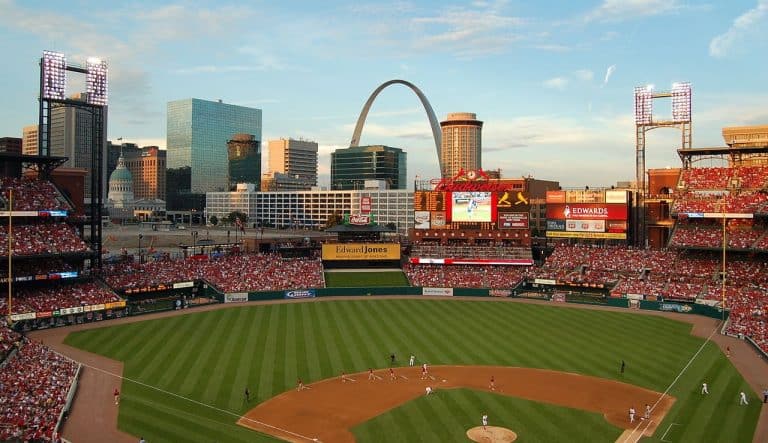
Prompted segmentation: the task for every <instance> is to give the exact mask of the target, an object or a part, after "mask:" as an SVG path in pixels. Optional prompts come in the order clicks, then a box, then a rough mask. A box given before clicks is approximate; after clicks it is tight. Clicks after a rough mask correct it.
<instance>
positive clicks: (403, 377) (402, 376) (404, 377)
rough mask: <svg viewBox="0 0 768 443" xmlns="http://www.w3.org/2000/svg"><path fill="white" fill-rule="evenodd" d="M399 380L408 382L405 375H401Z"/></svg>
mask: <svg viewBox="0 0 768 443" xmlns="http://www.w3.org/2000/svg"><path fill="white" fill-rule="evenodd" d="M400 378H402V379H404V380H408V377H406V376H405V375H401V376H400Z"/></svg>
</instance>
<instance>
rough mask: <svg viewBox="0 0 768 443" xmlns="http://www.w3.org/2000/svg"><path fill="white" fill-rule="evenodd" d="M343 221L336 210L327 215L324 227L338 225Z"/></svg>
mask: <svg viewBox="0 0 768 443" xmlns="http://www.w3.org/2000/svg"><path fill="white" fill-rule="evenodd" d="M343 221H344V218H343V217H342V216H341V212H339V211H336V212H334V213H333V214H331V215H329V216H328V221H327V222H325V229H328V228H332V227H334V226H336V225H340V224H341V223H342V222H343Z"/></svg>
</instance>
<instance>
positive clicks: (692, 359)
mask: <svg viewBox="0 0 768 443" xmlns="http://www.w3.org/2000/svg"><path fill="white" fill-rule="evenodd" d="M717 329H718V328H717V326H715V328H714V329H712V332H711V333H710V334H709V337H707V339H706V340H704V343H702V344H701V346H699V349H698V350H697V351H696V353H695V354H693V357H691V359H690V360H688V363H686V365H685V366H684V367H683V369H681V370H680V373H678V374H677V377H675V379H674V380H672V383H670V384H669V386H667V389H666V390H665V391H664V392H663V393H662V394H661V396H659V399H658V400H656V403H654V404H653V406H651V412H653V410H654V409H656V406H658V405H659V403H661V400H662V399H663V398H664V397H665V396H666V395H667V394H668V393H669V391H670V390H671V389H672V386H674V385H675V383H677V381H678V380H680V377H682V376H683V373H684V372H685V371H686V370H687V369H688V367H689V366H691V363H693V361H694V360H696V357H698V356H699V354H701V351H703V350H704V347H705V346H706V345H707V343H709V342H710V341H712V336H713V335H715V332H717ZM641 424H642V420H641V423H638V424H637V426H635V428H634V429H632V432H631V433H630V434H629V436H627V438H626V439H625V440H624V441H625V442H630V441H634V442H635V443H636V442H638V441H639V440H640V438H642V437H643V433H642V432H641V433H640V435H639V436H638V437H636V439H635V440H631V439H632V438H633V436H634V434H635V432H636V431H637V430H638V429H639V428H640V425H641ZM667 430H669V429H667ZM665 435H666V433H665Z"/></svg>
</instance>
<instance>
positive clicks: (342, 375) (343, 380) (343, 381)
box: [341, 371, 347, 383]
mask: <svg viewBox="0 0 768 443" xmlns="http://www.w3.org/2000/svg"><path fill="white" fill-rule="evenodd" d="M341 382H342V383H346V382H347V374H346V373H345V372H344V371H341Z"/></svg>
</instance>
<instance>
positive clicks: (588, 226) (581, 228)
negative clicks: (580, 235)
mask: <svg viewBox="0 0 768 443" xmlns="http://www.w3.org/2000/svg"><path fill="white" fill-rule="evenodd" d="M565 230H566V232H605V220H567V221H566V222H565Z"/></svg>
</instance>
